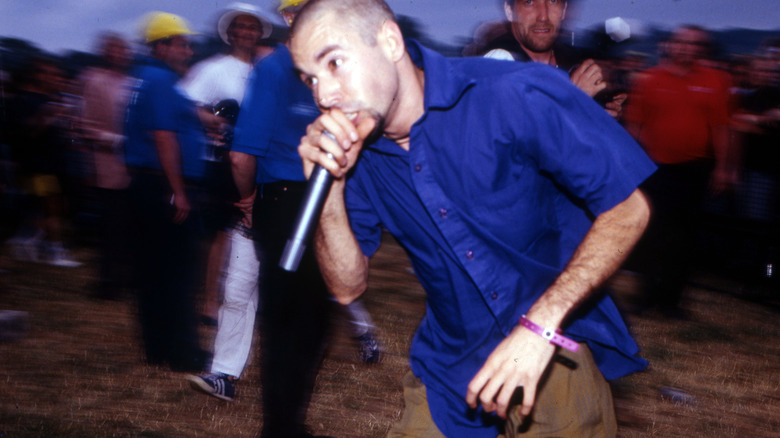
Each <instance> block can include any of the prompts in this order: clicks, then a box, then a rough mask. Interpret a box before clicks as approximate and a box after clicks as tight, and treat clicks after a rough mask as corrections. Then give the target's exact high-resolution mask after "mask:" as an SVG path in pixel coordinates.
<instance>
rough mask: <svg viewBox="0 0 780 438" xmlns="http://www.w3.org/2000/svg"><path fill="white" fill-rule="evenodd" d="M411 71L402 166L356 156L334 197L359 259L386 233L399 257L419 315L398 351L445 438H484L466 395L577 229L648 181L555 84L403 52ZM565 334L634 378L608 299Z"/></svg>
mask: <svg viewBox="0 0 780 438" xmlns="http://www.w3.org/2000/svg"><path fill="white" fill-rule="evenodd" d="M408 50H409V52H410V54H411V55H412V59H413V60H414V62H415V63H416V64H417V65H418V66H419V67H421V68H423V69H424V72H425V96H424V99H425V101H424V107H425V112H424V114H423V116H422V117H421V118H420V119H419V120H418V121H417V122H416V123H415V124H414V125H413V127H412V130H411V134H410V147H409V151H408V152H406V151H404V150H403V149H401V148H400V147H399V146H398V145H397V144H395V143H393V142H390V141H388V140H386V139H380V140H378V141H377V142H376V143H374V144H372V145H369V146H366V147H365V148H364V150H363V152H362V156H361V158H360V161H358V163H357V165H356V167H355V170H354V174H353V175H352V176H351V177H350V179H349V180H348V183H347V192H346V202H347V209H348V213H349V218H350V222H351V226H352V229H353V231H354V234H355V236H356V238H357V239H358V242H359V243H360V246H361V248H362V250H363V252H364V253H365V254H366V255H368V256H370V255H372V254H373V253H374V252H375V251H376V249H377V248H378V246H379V243H380V237H381V230H382V227H386V228H387V229H388V230H389V231H390V232H391V233H392V234H393V235H394V236H395V237H396V238H397V239H398V241H399V242H400V243H401V245H403V246H404V248H405V249H406V250H407V252H408V253H409V254H410V256H411V261H412V265H413V267H414V270H415V272H416V274H417V276H418V278H419V279H420V282H421V283H422V285H423V287H424V288H425V291H426V294H427V309H426V310H427V311H426V314H425V317H424V318H423V320H422V322H421V324H420V327H419V328H418V330H417V332H416V334H415V337H414V340H413V342H412V347H411V354H410V359H411V366H412V371H413V372H414V373H415V375H417V376H418V377H419V378H420V379H421V380H422V381H423V383H425V385H426V388H427V394H428V401H429V404H430V409H431V414H432V416H433V419H434V421H435V422H436V424H437V426H438V427H439V428H440V429H441V431H442V432H443V433H444V434H445V435H446V436H453V437H457V436H464V437H481V436H485V437H495V436H496V434H497V433H498V424H499V422H498V419H497V417H495V416H489V415H483V414H484V413H483V412H481V411H473V410H470V409H469V408H468V406H467V405H466V402H465V396H466V388H467V385H468V383H469V381H470V380H471V379H472V378H473V377H474V375H475V374H476V373H477V371H478V370H479V368H480V367H481V366H482V365H483V364H484V362H485V360H486V359H487V357H488V355H489V354H490V353H491V352H492V351H493V349H494V348H495V347H496V346H497V345H498V343H499V342H501V340H503V339H504V338H505V337H506V336H507V335H508V334H509V332H510V331H511V330H512V329H513V328H514V327H515V326H516V325H517V323H518V320H519V318H520V316H521V315H522V314H524V313H525V312H526V311H527V310H528V309H529V308H530V307H531V305H532V304H533V303H534V302H535V301H536V300H537V299H538V298H539V296H540V295H541V294H542V293H543V292H544V291H545V290H546V289H547V287H548V286H549V285H550V284H551V283H552V282H553V281H554V280H555V279H556V278H557V276H558V275H559V274H560V272H561V271H562V270H563V268H564V267H565V265H566V263H567V262H568V261H569V259H570V258H571V256H572V254H573V253H574V251H575V249H576V248H577V246H578V245H579V243H580V242H581V240H582V238H583V237H584V235H585V234H586V233H587V232H588V230H589V229H590V227H591V225H592V223H593V219H594V218H595V217H596V216H597V215H599V214H600V213H603V212H605V211H607V210H609V209H611V208H612V207H614V206H615V205H617V204H618V203H620V202H622V201H623V200H625V199H626V198H627V197H628V196H629V195H630V194H631V193H632V192H633V191H634V190H635V189H636V187H637V185H638V184H639V183H640V182H641V181H643V180H644V179H645V178H646V177H647V176H649V175H650V174H651V173H652V172H653V171H654V169H655V167H654V165H653V164H652V162H651V161H650V160H649V159H648V158H647V156H646V155H645V154H644V152H642V150H641V148H640V147H639V146H638V145H637V144H636V143H635V142H634V141H633V139H632V138H631V137H630V136H629V135H628V134H627V133H626V132H625V131H624V130H623V129H622V128H621V127H620V126H619V125H618V124H617V123H616V122H615V121H614V120H612V119H611V118H610V117H609V116H608V115H607V114H606V113H605V111H604V110H603V109H602V108H600V107H599V106H597V105H596V104H595V103H594V102H593V100H592V99H590V98H588V96H586V95H585V94H584V93H582V92H580V91H579V90H577V89H576V88H575V87H573V86H572V85H571V83H570V82H569V80H568V78H566V77H565V75H563V74H561V73H560V72H558V71H556V70H554V69H552V68H550V67H548V66H543V65H540V64H519V63H508V62H500V61H493V60H486V59H481V58H464V59H446V58H443V57H441V56H439V55H437V54H435V53H434V52H431V51H429V50H427V49H424V48H422V47H420V46H419V45H417V44H415V43H413V42H410V44H409V46H408ZM565 329H566V333H567V334H568V335H569V336H571V337H573V338H575V339H577V340H580V341H586V342H587V343H588V345H589V346H590V348H591V350H592V351H593V353H594V358H595V360H596V362H597V364H598V366H599V368H600V369H601V371H602V372H603V374H604V375H605V377H607V378H608V379H611V378H616V377H619V376H622V375H625V374H628V373H630V372H634V371H637V370H640V369H642V368H644V366H645V365H646V362H645V361H644V360H643V359H640V358H637V357H635V354H636V353H637V352H638V347H637V345H636V343H635V342H634V341H633V339H632V338H631V336H630V335H629V333H628V330H627V329H626V326H625V324H624V323H623V320H622V318H621V317H620V314H619V313H618V311H617V309H616V307H615V305H614V303H613V302H612V300H611V299H610V298H609V297H608V296H606V295H605V294H602V295H601V296H599V297H598V298H597V299H595V300H593V301H591V302H590V304H588V305H587V306H586V307H584V308H582V309H580V310H579V311H578V312H577V314H576V315H575V316H574V318H573V320H572V322H570V323H569V325H568V326H567V327H565Z"/></svg>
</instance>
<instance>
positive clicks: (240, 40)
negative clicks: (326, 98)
mask: <svg viewBox="0 0 780 438" xmlns="http://www.w3.org/2000/svg"><path fill="white" fill-rule="evenodd" d="M271 31H272V25H271V22H270V21H269V20H268V19H266V18H262V17H261V15H260V10H259V9H258V8H256V7H255V6H253V5H250V4H246V3H233V4H231V5H229V6H228V7H227V9H226V10H225V11H224V12H223V13H222V14H221V15H220V17H219V19H218V20H217V33H218V34H219V36H220V38H221V39H222V41H223V42H224V43H225V44H227V45H228V47H229V52H228V53H226V54H219V55H215V56H213V57H211V58H208V59H206V60H204V61H201V62H199V63H198V64H196V65H194V66H193V67H192V68H191V69H190V71H189V72H188V73H187V75H186V76H185V77H184V78H183V79H182V82H181V87H182V88H183V89H184V91H185V93H187V94H188V95H189V97H190V98H191V99H193V100H194V101H196V102H197V103H198V105H199V107H200V110H199V111H200V113H201V118H202V119H204V118H209V117H212V118H213V117H214V115H213V112H214V111H217V112H220V109H217V106H218V105H219V104H220V103H222V104H224V103H225V101H228V100H232V101H235V102H236V103H237V104H238V105H239V106H240V104H241V100H242V98H243V97H244V89H245V88H246V81H247V79H248V78H249V72H250V71H251V69H252V66H254V64H255V62H256V61H257V59H256V58H255V53H256V51H257V46H258V45H259V43H260V41H261V39H264V38H268V37H269V36H270V35H271ZM222 111H224V109H223V110H222ZM236 115H237V114H236ZM236 115H233V116H236ZM206 125H207V126H210V125H214V128H213V131H214V132H213V133H212V134H211V137H212V138H211V140H210V142H209V144H210V146H209V152H208V154H207V157H206V160H207V178H206V185H207V188H208V194H209V196H208V198H209V200H208V204H209V208H208V209H207V215H206V217H207V221H206V223H207V228H208V232H209V238H210V239H212V243H211V247H210V250H209V255H208V260H207V267H206V283H205V299H204V309H203V311H202V318H201V319H202V320H205V321H207V322H208V321H213V323H214V324H216V322H217V308H218V295H219V294H218V290H219V283H220V276H221V273H222V267H223V266H224V265H225V257H226V250H227V249H228V248H229V241H230V239H231V238H232V239H234V240H235V241H234V242H233V245H237V246H241V245H244V246H248V248H247V249H246V250H242V251H241V252H242V253H244V254H247V255H249V257H242V258H241V260H243V261H246V262H248V263H257V260H256V259H257V257H255V256H254V255H253V250H252V249H251V248H249V247H251V246H252V245H253V244H252V240H251V239H250V238H247V237H242V234H241V233H239V232H238V231H237V230H235V229H234V230H233V231H230V232H229V231H228V230H230V228H234V227H233V225H235V223H233V222H234V218H232V217H231V216H232V214H233V208H232V205H231V204H232V203H233V202H235V201H236V200H237V196H238V194H237V193H235V192H236V191H235V188H234V185H233V180H232V177H231V174H230V163H229V161H228V157H227V149H228V148H229V144H227V143H226V141H227V142H229V140H230V139H229V138H227V139H225V138H222V137H223V136H224V135H225V134H227V136H228V137H229V136H230V134H231V133H230V132H229V131H230V130H231V129H232V126H230V124H229V123H228V121H227V120H215V121H214V123H207V124H206ZM212 235H213V236H212ZM234 249H236V250H239V248H234ZM252 259H254V261H252ZM241 269H246V270H248V271H257V266H254V267H250V266H246V267H244V268H241ZM250 281H252V280H250ZM253 282H254V283H256V282H257V281H256V279H255V280H253ZM252 321H254V317H253V319H252ZM252 321H249V323H251V322H252ZM250 325H251V324H250Z"/></svg>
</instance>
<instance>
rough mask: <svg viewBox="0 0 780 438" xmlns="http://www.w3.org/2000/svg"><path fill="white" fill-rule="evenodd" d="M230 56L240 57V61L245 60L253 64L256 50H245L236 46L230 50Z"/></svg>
mask: <svg viewBox="0 0 780 438" xmlns="http://www.w3.org/2000/svg"><path fill="white" fill-rule="evenodd" d="M230 56H232V57H234V58H236V59H238V60H239V61H242V62H245V63H247V64H251V63H252V60H253V59H254V56H255V54H254V50H245V49H239V48H236V49H233V50H232V51H231V52H230Z"/></svg>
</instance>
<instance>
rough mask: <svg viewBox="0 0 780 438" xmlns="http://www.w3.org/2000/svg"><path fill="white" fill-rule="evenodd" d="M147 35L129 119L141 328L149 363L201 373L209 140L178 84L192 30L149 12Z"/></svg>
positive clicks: (172, 18) (205, 356) (171, 17)
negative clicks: (200, 270)
mask: <svg viewBox="0 0 780 438" xmlns="http://www.w3.org/2000/svg"><path fill="white" fill-rule="evenodd" d="M143 32H144V33H143V37H144V40H145V42H146V45H147V46H148V48H149V51H150V57H148V58H146V59H144V60H142V61H141V62H140V63H139V65H138V67H137V68H136V69H135V70H134V72H133V76H134V78H136V79H135V86H134V88H133V91H132V94H131V97H130V104H129V107H128V111H127V118H126V123H125V133H126V135H127V142H126V146H125V159H126V163H127V166H128V168H129V170H130V175H131V182H130V187H129V193H130V200H131V207H132V209H133V215H134V220H135V222H136V224H135V227H136V228H137V232H138V233H137V235H136V236H135V238H136V239H135V240H136V241H137V243H136V246H137V247H138V254H137V261H136V264H137V272H136V275H137V276H138V278H139V280H138V281H139V283H140V284H139V296H138V305H139V316H140V318H141V330H142V336H143V341H144V347H145V352H146V359H147V361H148V362H149V363H151V364H167V365H169V366H170V368H171V369H172V370H175V371H186V372H197V371H200V370H202V369H203V368H204V367H205V365H206V363H207V361H208V354H207V353H206V352H204V351H202V350H201V349H200V343H199V339H198V332H197V320H196V316H195V315H196V313H195V308H194V306H195V303H194V297H195V291H196V284H197V266H198V260H199V251H198V248H199V244H200V242H199V239H200V237H201V234H202V224H201V211H200V209H201V197H202V195H201V193H200V184H201V181H202V179H203V176H204V173H205V170H206V169H205V168H206V165H205V161H204V158H203V157H204V156H205V152H206V147H205V146H206V138H205V134H204V129H203V125H202V124H201V121H200V119H199V117H198V113H197V109H196V106H195V103H194V102H192V101H191V100H189V99H188V98H187V97H185V96H184V95H183V94H182V93H181V92H180V91H179V89H178V87H177V83H178V81H179V80H180V78H181V76H182V75H184V74H185V73H186V71H187V67H188V62H189V60H190V58H191V57H192V54H193V53H192V49H190V40H189V36H190V35H192V34H193V32H192V31H191V30H190V29H189V27H188V26H187V24H186V22H185V21H184V19H183V18H181V17H179V16H177V15H173V14H168V13H164V12H154V13H151V14H150V15H149V16H148V17H147V20H146V23H145V26H144V31H143Z"/></svg>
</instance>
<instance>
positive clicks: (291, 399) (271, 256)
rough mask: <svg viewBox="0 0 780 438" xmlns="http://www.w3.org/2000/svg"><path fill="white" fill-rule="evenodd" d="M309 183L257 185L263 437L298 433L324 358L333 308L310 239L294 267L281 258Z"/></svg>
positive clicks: (255, 214) (256, 225)
mask: <svg viewBox="0 0 780 438" xmlns="http://www.w3.org/2000/svg"><path fill="white" fill-rule="evenodd" d="M304 190H305V183H302V182H279V183H273V184H265V185H263V186H262V187H261V188H259V189H258V199H257V201H256V202H255V210H254V213H253V217H254V225H255V232H256V233H257V234H256V235H257V238H258V243H259V248H258V249H259V253H260V254H262V262H261V271H262V272H261V288H260V291H261V294H262V295H261V296H262V300H263V301H262V311H261V315H260V317H261V322H262V328H263V337H262V341H261V344H260V345H261V346H262V347H261V348H262V372H261V379H262V385H263V432H262V436H263V437H264V438H277V437H296V438H297V437H300V436H301V435H302V434H303V433H304V428H303V425H304V421H305V418H306V409H307V407H308V404H309V399H310V397H311V392H312V389H313V387H314V381H315V377H316V375H317V370H318V369H319V366H320V363H321V361H322V358H323V353H324V349H325V348H324V347H325V341H326V337H327V331H328V330H327V329H328V326H329V321H330V314H331V311H332V302H331V301H330V300H329V299H328V292H327V288H326V287H325V283H324V281H323V280H322V275H321V274H320V271H319V267H318V265H317V261H316V259H315V257H314V252H313V251H312V249H311V244H310V245H309V246H310V248H308V249H307V250H306V252H305V254H304V256H303V258H302V260H301V264H300V266H299V267H298V270H297V271H296V272H287V271H285V270H283V269H281V268H279V259H280V258H281V255H282V252H283V250H284V246H285V243H286V241H287V239H288V237H289V236H290V232H291V230H292V227H293V224H294V222H295V218H296V216H297V214H298V210H299V208H300V205H301V199H302V197H303V191H304Z"/></svg>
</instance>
